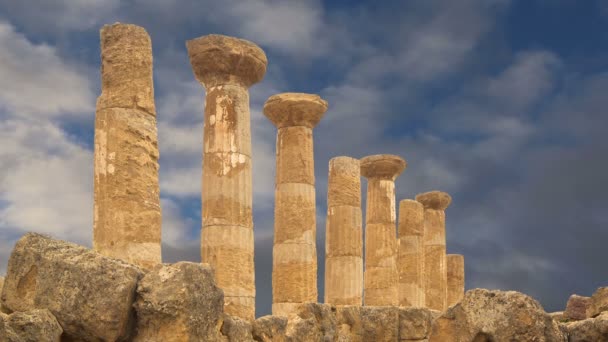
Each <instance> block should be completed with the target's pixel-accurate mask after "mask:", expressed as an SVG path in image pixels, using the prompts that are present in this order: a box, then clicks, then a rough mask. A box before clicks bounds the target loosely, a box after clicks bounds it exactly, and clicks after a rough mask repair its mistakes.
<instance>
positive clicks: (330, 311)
mask: <svg viewBox="0 0 608 342" xmlns="http://www.w3.org/2000/svg"><path fill="white" fill-rule="evenodd" d="M334 310H335V308H334V307H332V306H331V305H329V304H318V303H306V304H301V305H298V306H297V308H296V309H295V312H294V313H293V314H291V315H289V317H288V321H287V329H286V337H287V341H326V340H327V341H333V340H334V336H335V334H336V316H335V315H334Z"/></svg>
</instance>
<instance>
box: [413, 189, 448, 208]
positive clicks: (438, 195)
mask: <svg viewBox="0 0 608 342" xmlns="http://www.w3.org/2000/svg"><path fill="white" fill-rule="evenodd" d="M416 201H418V202H420V203H422V205H424V208H425V209H435V210H445V209H446V208H447V207H448V206H449V205H450V203H451V202H452V197H450V195H448V194H447V193H445V192H443V191H437V190H435V191H429V192H425V193H421V194H418V195H416Z"/></svg>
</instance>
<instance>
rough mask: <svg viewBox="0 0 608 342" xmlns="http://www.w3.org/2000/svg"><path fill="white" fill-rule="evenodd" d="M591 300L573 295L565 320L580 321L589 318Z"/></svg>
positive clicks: (567, 307)
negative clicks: (588, 311)
mask: <svg viewBox="0 0 608 342" xmlns="http://www.w3.org/2000/svg"><path fill="white" fill-rule="evenodd" d="M590 301H591V298H589V297H583V296H579V295H575V294H573V295H572V296H570V298H569V299H568V304H566V310H565V311H564V318H566V319H570V320H575V321H579V320H581V319H585V318H587V310H588V309H589V304H590Z"/></svg>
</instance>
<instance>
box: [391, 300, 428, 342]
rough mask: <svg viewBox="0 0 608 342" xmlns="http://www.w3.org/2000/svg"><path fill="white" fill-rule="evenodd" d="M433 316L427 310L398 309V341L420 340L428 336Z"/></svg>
mask: <svg viewBox="0 0 608 342" xmlns="http://www.w3.org/2000/svg"><path fill="white" fill-rule="evenodd" d="M433 319H434V317H433V314H432V313H431V310H429V309H427V308H399V339H400V340H401V341H410V340H414V341H416V340H422V339H425V338H427V337H428V336H429V333H430V331H431V324H432V323H433Z"/></svg>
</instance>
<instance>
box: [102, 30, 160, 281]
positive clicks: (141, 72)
mask: <svg viewBox="0 0 608 342" xmlns="http://www.w3.org/2000/svg"><path fill="white" fill-rule="evenodd" d="M100 36H101V81H102V82H101V83H102V87H101V95H100V96H99V98H98V99H97V111H96V114H95V151H94V154H95V159H94V164H95V165H94V168H95V173H94V176H95V177H94V187H95V189H94V197H95V198H94V207H95V208H94V223H93V248H94V249H95V250H96V251H98V252H100V253H101V254H103V255H106V256H109V257H113V258H118V259H122V260H124V261H127V262H129V263H133V264H136V265H138V266H140V267H143V268H146V269H150V268H152V267H153V266H154V265H156V264H158V263H160V262H161V242H160V239H161V208H160V189H159V184H158V168H159V167H158V158H159V153H158V139H157V136H158V133H157V128H156V117H155V116H156V110H155V107H154V85H153V81H152V44H151V41H150V37H149V36H148V33H147V32H146V30H144V29H143V28H141V27H139V26H136V25H130V24H120V23H116V24H113V25H106V26H104V27H103V28H102V29H101V33H100Z"/></svg>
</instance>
